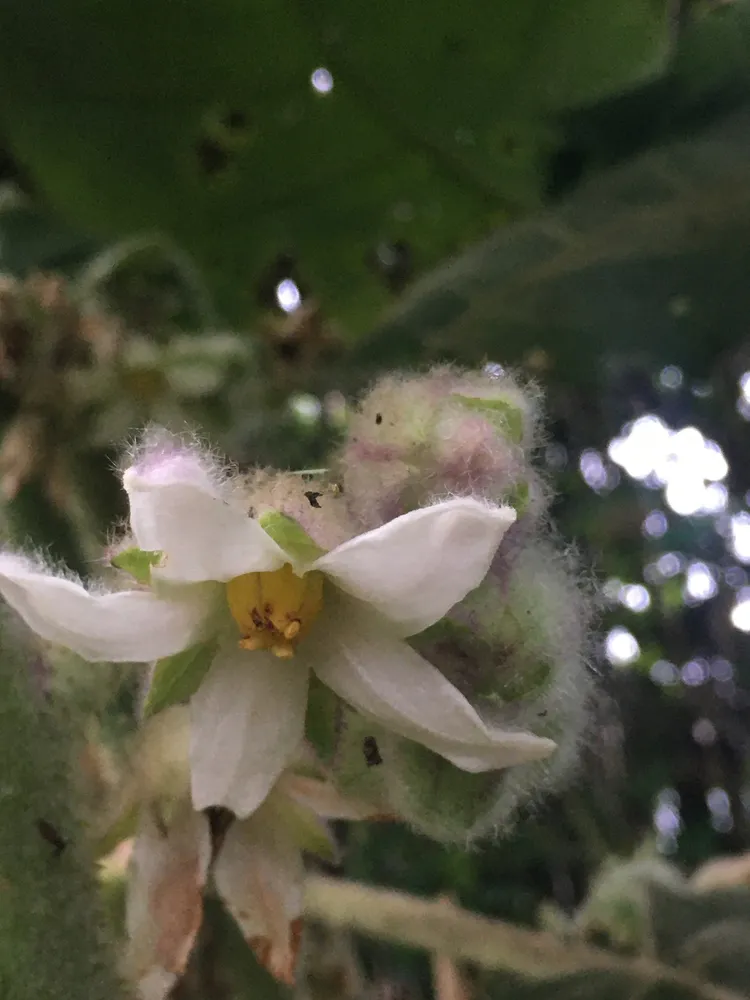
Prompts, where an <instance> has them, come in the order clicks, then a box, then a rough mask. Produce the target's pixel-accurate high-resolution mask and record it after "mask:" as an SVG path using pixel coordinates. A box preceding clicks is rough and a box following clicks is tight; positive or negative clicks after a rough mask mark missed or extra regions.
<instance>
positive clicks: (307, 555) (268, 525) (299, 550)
mask: <svg viewBox="0 0 750 1000" xmlns="http://www.w3.org/2000/svg"><path fill="white" fill-rule="evenodd" d="M258 523H259V524H260V526H261V528H263V530H264V531H265V532H266V533H267V534H269V535H270V536H271V538H273V540H274V541H275V542H276V544H277V545H279V546H281V548H282V549H283V550H284V551H285V552H286V553H287V554H288V555H290V556H291V557H292V559H295V560H298V561H299V562H312V561H313V560H315V559H318V558H319V557H320V556H322V555H325V549H321V547H320V546H319V545H316V544H315V542H314V541H313V540H312V538H310V536H309V535H308V534H307V532H306V531H304V530H303V529H302V528H301V527H300V526H299V524H298V523H297V522H296V521H295V520H294V518H293V517H287V515H286V514H282V513H280V511H277V510H269V511H266V512H265V514H261V516H260V517H259V518H258Z"/></svg>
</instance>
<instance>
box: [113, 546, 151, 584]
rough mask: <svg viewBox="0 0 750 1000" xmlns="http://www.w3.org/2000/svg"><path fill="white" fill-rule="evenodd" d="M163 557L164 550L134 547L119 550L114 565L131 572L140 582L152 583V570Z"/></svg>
mask: <svg viewBox="0 0 750 1000" xmlns="http://www.w3.org/2000/svg"><path fill="white" fill-rule="evenodd" d="M163 557H164V553H163V552H147V551H145V550H144V549H139V548H136V547H133V548H130V549H125V550H124V551H122V552H119V553H118V554H117V555H116V556H115V557H114V559H112V565H113V566H114V567H115V568H116V569H121V570H123V572H125V573H129V574H130V575H131V576H132V577H134V578H135V579H136V580H137V581H138V583H151V570H152V569H153V567H154V566H158V565H159V563H160V562H161V561H162V559H163Z"/></svg>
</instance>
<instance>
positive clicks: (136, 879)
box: [126, 803, 211, 1000]
mask: <svg viewBox="0 0 750 1000" xmlns="http://www.w3.org/2000/svg"><path fill="white" fill-rule="evenodd" d="M210 861H211V835H210V831H209V825H208V820H207V818H206V817H205V816H202V815H200V813H196V812H194V811H193V810H192V809H191V808H190V807H189V803H186V805H185V807H183V808H182V809H181V810H180V811H179V813H178V814H177V815H175V817H174V818H173V821H172V822H171V823H170V826H169V829H168V830H164V829H162V828H161V826H160V825H159V824H158V823H157V822H156V820H155V818H154V817H153V816H151V815H150V814H149V813H148V812H145V813H144V816H143V818H142V820H141V825H140V829H139V832H138V836H137V837H136V839H135V844H134V847H133V854H132V857H131V868H130V873H129V874H130V877H129V879H128V895H127V908H126V924H127V930H128V938H129V941H128V949H127V955H126V969H127V971H128V973H129V976H130V978H131V979H133V980H134V981H135V982H137V983H138V986H139V993H140V995H141V996H142V997H144V998H147V1000H161V998H163V997H166V996H167V994H168V992H169V989H170V988H171V986H172V985H173V984H174V982H175V980H176V979H177V978H178V977H179V976H180V975H181V974H182V972H183V971H184V969H185V966H186V964H187V960H188V957H189V955H190V952H191V950H192V947H193V944H194V943H195V938H196V935H197V933H198V930H199V928H200V925H201V920H202V918H203V888H204V886H205V884H206V877H207V873H208V866H209V863H210Z"/></svg>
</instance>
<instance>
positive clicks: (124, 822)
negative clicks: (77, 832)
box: [93, 802, 141, 858]
mask: <svg viewBox="0 0 750 1000" xmlns="http://www.w3.org/2000/svg"><path fill="white" fill-rule="evenodd" d="M140 815H141V804H140V802H133V803H131V804H130V805H129V806H128V807H127V808H125V809H123V810H122V812H120V813H119V815H118V816H117V817H116V818H115V819H114V820H113V821H112V823H110V825H109V826H108V827H107V829H106V830H104V832H103V833H102V834H101V835H100V836H99V837H97V839H96V840H95V841H94V844H93V850H94V853H95V856H96V857H97V858H103V857H105V856H106V855H107V854H109V853H110V852H111V851H114V849H115V848H116V847H117V845H118V844H121V843H122V841H123V840H128V839H129V838H130V837H134V836H135V835H136V833H137V831H138V821H139V819H140Z"/></svg>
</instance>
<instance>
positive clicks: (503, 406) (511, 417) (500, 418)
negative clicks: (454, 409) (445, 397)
mask: <svg viewBox="0 0 750 1000" xmlns="http://www.w3.org/2000/svg"><path fill="white" fill-rule="evenodd" d="M453 396H454V397H455V398H456V399H457V400H459V402H460V403H462V404H463V406H465V407H467V408H468V409H470V410H476V411H478V412H479V413H481V414H483V415H484V416H486V417H488V418H490V419H493V418H494V420H495V421H496V422H497V423H498V424H499V425H500V426H501V427H502V430H503V433H504V434H505V436H506V437H507V438H508V439H509V440H510V441H513V443H514V444H520V443H521V442H522V441H523V411H522V410H521V409H519V408H518V407H517V406H514V405H513V404H512V403H509V402H508V400H507V399H483V398H481V397H479V396H464V395H462V394H461V393H460V392H454V393H453Z"/></svg>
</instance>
